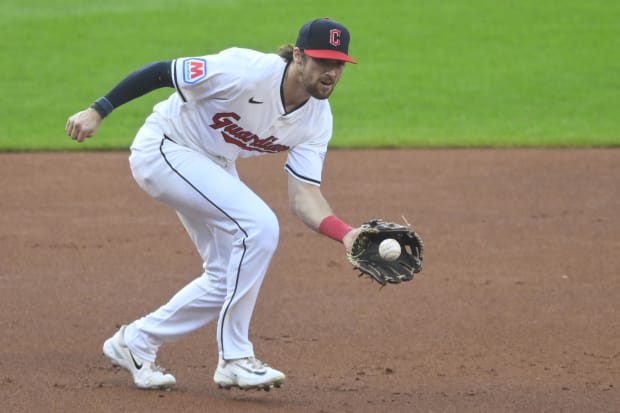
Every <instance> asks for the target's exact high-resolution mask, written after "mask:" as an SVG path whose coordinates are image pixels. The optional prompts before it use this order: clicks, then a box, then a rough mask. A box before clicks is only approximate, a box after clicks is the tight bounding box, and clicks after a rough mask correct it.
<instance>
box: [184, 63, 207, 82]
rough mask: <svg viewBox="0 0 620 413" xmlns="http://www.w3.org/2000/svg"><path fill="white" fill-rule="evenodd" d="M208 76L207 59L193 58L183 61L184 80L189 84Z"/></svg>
mask: <svg viewBox="0 0 620 413" xmlns="http://www.w3.org/2000/svg"><path fill="white" fill-rule="evenodd" d="M205 77H207V61H206V60H205V59H199V58H192V59H187V60H185V61H183V81H184V82H185V83H187V84H193V83H196V82H198V81H200V80H202V79H204V78H205Z"/></svg>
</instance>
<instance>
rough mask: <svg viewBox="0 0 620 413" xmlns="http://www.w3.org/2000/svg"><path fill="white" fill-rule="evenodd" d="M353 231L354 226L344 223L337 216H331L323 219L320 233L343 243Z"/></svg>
mask: <svg viewBox="0 0 620 413" xmlns="http://www.w3.org/2000/svg"><path fill="white" fill-rule="evenodd" d="M352 229H353V227H352V226H350V225H348V224H346V223H344V222H342V221H341V220H340V218H338V217H337V216H336V215H330V216H328V217H325V218H323V221H321V224H320V225H319V232H320V233H321V234H323V235H325V236H328V237H330V238H331V239H333V240H335V241H338V242H342V239H343V238H344V236H345V235H346V234H347V232H349V231H351V230H352Z"/></svg>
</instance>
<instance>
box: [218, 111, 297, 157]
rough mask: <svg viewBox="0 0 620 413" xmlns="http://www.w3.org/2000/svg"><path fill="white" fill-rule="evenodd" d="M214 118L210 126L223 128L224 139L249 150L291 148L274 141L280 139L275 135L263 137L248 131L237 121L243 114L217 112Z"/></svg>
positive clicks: (281, 150)
mask: <svg viewBox="0 0 620 413" xmlns="http://www.w3.org/2000/svg"><path fill="white" fill-rule="evenodd" d="M212 119H213V124H211V125H209V126H210V127H212V128H213V129H215V130H218V129H222V131H221V134H222V137H223V138H224V141H226V142H228V143H232V144H234V145H237V146H240V147H241V148H243V149H246V150H248V151H257V152H266V153H277V152H283V151H287V150H289V149H290V148H289V147H288V146H286V145H280V144H277V143H274V142H276V141H277V140H278V138H276V137H275V136H270V137H268V138H264V139H261V138H259V137H258V136H256V134H254V133H252V132H250V131H246V130H245V129H243V128H242V127H241V126H239V124H237V123H236V122H235V121H239V120H240V119H241V116H239V115H237V114H236V113H234V112H224V113H217V114H216V115H215V116H213V118H212Z"/></svg>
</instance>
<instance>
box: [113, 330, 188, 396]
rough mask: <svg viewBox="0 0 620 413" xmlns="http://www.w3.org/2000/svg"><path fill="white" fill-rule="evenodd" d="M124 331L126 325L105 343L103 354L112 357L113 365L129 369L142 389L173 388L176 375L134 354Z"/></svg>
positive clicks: (136, 383)
mask: <svg viewBox="0 0 620 413" xmlns="http://www.w3.org/2000/svg"><path fill="white" fill-rule="evenodd" d="M124 332H125V326H123V327H121V329H120V330H118V331H117V332H116V334H114V335H113V336H112V337H110V338H109V339H107V340H106V341H105V343H103V354H104V355H105V356H106V357H107V358H109V359H110V361H111V362H112V364H113V365H115V366H118V367H122V368H124V369H125V370H127V371H129V373H131V375H132V377H133V382H134V383H135V385H136V386H137V387H139V388H141V389H170V388H172V387H173V386H174V385H175V384H176V379H175V378H174V376H173V375H172V374H169V373H165V371H164V369H162V368H161V367H159V366H158V365H156V364H155V363H151V362H150V361H146V360H142V359H141V358H140V357H138V356H136V355H135V354H133V353H132V352H131V350H129V347H127V345H126V344H125V340H124V339H123V334H124Z"/></svg>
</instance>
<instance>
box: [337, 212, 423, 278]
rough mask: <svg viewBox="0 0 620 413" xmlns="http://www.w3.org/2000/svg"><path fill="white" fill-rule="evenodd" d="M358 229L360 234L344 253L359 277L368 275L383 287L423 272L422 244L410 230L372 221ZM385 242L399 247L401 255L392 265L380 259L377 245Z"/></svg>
mask: <svg viewBox="0 0 620 413" xmlns="http://www.w3.org/2000/svg"><path fill="white" fill-rule="evenodd" d="M360 228H361V232H360V233H359V235H358V236H357V238H356V239H355V241H354V242H353V246H352V247H351V251H349V252H348V253H347V258H348V259H349V262H350V263H351V265H353V269H356V270H359V271H361V274H360V276H363V275H368V276H369V277H370V278H371V279H373V280H375V281H377V282H378V283H379V284H381V285H382V286H384V285H386V284H388V283H389V284H399V283H401V282H403V281H409V280H411V279H413V275H414V274H415V273H417V272H420V271H422V261H423V259H424V255H423V250H424V244H423V243H422V239H421V238H420V236H419V235H418V234H417V233H416V232H415V231H414V230H413V229H412V228H411V226H409V225H407V226H404V225H400V224H396V223H393V222H386V221H383V220H380V219H373V220H371V221H368V222H365V223H364V224H362V226H361V227H360ZM388 238H392V239H394V240H396V241H397V242H398V243H399V244H400V248H401V254H400V256H399V257H398V258H397V259H395V260H394V261H388V260H385V259H383V258H381V256H380V255H379V244H381V241H383V240H385V239H388Z"/></svg>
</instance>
